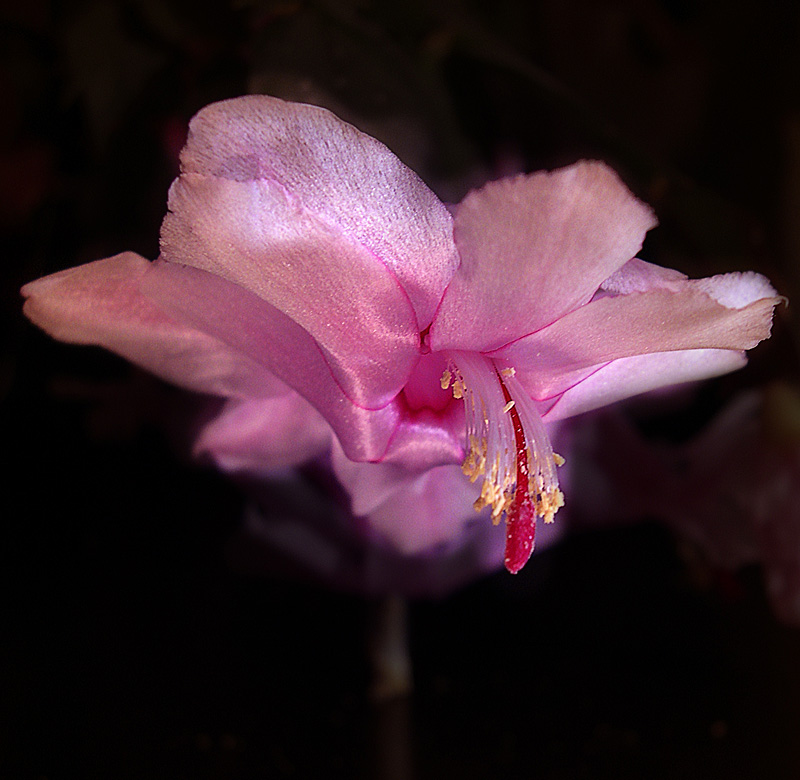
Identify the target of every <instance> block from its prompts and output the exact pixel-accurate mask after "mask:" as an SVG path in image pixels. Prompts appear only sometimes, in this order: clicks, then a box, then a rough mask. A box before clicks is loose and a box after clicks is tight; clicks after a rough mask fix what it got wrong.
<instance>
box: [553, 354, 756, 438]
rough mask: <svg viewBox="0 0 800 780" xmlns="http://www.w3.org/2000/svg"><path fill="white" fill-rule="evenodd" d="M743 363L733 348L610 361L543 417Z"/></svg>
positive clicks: (573, 411)
mask: <svg viewBox="0 0 800 780" xmlns="http://www.w3.org/2000/svg"><path fill="white" fill-rule="evenodd" d="M746 363H747V357H746V356H745V353H744V352H739V351H736V350H732V349H687V350H680V351H677V352H654V353H652V354H649V355H636V356H635V357H628V358H622V359H620V360H612V361H611V362H610V363H608V364H606V365H604V366H601V367H600V368H597V369H596V370H594V371H592V372H589V376H588V377H587V378H583V379H582V381H579V382H577V383H576V384H575V385H573V386H572V387H570V388H569V389H568V390H566V392H564V393H563V394H562V395H561V396H559V397H558V398H557V400H556V401H555V403H554V404H553V405H552V406H550V408H549V409H548V410H547V413H546V414H543V415H542V418H543V419H544V421H545V422H547V423H550V422H553V421H554V420H563V419H565V418H567V417H574V416H575V415H576V414H582V413H583V412H588V411H591V410H592V409H599V408H600V407H601V406H607V405H608V404H613V403H615V402H616V401H621V400H623V399H624V398H630V397H631V396H634V395H639V394H640V393H645V392H647V391H648V390H656V389H658V388H660V387H667V386H668V385H676V384H680V383H682V382H694V381H696V380H699V379H710V378H711V377H714V376H720V375H722V374H727V373H729V372H731V371H735V370H737V369H739V368H742V367H743V366H744V365H745V364H746Z"/></svg>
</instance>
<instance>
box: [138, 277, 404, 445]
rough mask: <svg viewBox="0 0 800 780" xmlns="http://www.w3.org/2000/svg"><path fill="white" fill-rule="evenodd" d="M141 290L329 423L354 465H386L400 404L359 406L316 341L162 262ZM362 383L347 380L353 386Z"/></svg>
mask: <svg viewBox="0 0 800 780" xmlns="http://www.w3.org/2000/svg"><path fill="white" fill-rule="evenodd" d="M142 290H143V291H144V293H145V294H146V295H147V296H151V297H152V298H153V300H154V301H155V302H156V303H157V304H158V305H159V306H161V307H163V308H164V309H165V310H166V311H168V312H170V313H174V314H175V316H178V317H180V318H181V319H183V320H185V321H188V322H191V323H192V325H194V327H196V328H197V329H198V330H201V331H203V332H204V333H207V334H209V335H210V336H213V337H214V338H216V339H219V340H220V341H222V342H223V343H225V344H227V345H228V346H229V347H231V348H232V349H233V350H235V351H236V352H237V353H240V354H243V355H246V356H247V357H248V358H249V359H250V360H252V361H254V362H255V363H257V364H259V365H262V366H263V367H264V368H265V369H267V370H268V371H270V372H273V373H274V374H275V375H276V376H277V377H278V378H279V379H281V380H282V381H283V382H285V383H286V384H287V385H289V386H290V387H292V388H293V389H294V390H296V391H297V392H298V393H300V395H302V396H303V397H304V398H305V399H306V400H307V401H309V402H310V403H311V404H312V406H314V407H315V408H316V409H317V411H319V412H320V414H322V416H323V417H324V418H325V419H326V420H327V421H328V422H329V423H330V425H331V427H332V428H333V429H334V431H335V433H336V435H337V436H338V437H339V440H340V441H341V443H342V447H343V448H344V450H345V452H347V454H348V456H349V457H350V458H353V459H354V460H380V459H381V458H382V457H383V455H384V453H385V451H386V448H387V446H388V444H389V441H390V440H391V438H392V435H393V433H394V432H395V429H396V428H397V425H398V422H399V419H400V412H399V410H398V408H397V404H396V403H388V404H387V405H386V406H384V407H382V408H380V409H375V410H369V409H364V408H362V407H359V406H357V405H356V404H354V403H353V402H352V401H351V400H350V399H349V398H348V396H347V395H346V394H345V393H344V392H343V390H342V387H341V386H340V384H339V383H338V382H337V381H336V378H335V377H334V374H333V370H334V369H336V370H337V374H338V375H342V374H343V373H344V372H345V371H346V370H347V368H346V367H342V366H341V365H338V366H332V365H331V364H330V363H329V362H328V360H326V356H325V355H323V353H322V351H321V350H320V348H319V346H318V345H317V343H316V341H314V339H313V338H311V336H309V334H308V333H307V332H306V331H305V330H303V329H302V328H301V327H300V326H299V325H298V324H297V323H296V322H294V321H293V320H291V319H289V317H287V316H286V315H285V314H283V313H282V312H280V311H278V310H277V309H276V308H274V307H273V306H270V305H269V304H268V303H266V302H264V301H263V300H261V299H260V298H258V297H257V296H256V295H253V294H252V293H250V292H248V291H247V290H245V289H243V288H242V287H239V286H238V285H235V284H232V283H231V282H227V281H225V280H224V279H221V278H220V277H218V276H215V275H214V274H210V273H207V272H205V271H200V270H198V269H196V268H189V267H183V266H178V265H175V264H173V263H167V262H163V261H161V262H157V263H154V264H153V265H152V267H151V269H150V271H149V273H148V274H147V275H146V276H145V278H144V279H143V280H142ZM358 380H359V377H358V375H353V376H351V377H349V381H350V383H351V384H353V383H356V382H358ZM369 390H370V388H364V393H366V392H367V391H369Z"/></svg>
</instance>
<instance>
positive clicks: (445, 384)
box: [439, 368, 453, 390]
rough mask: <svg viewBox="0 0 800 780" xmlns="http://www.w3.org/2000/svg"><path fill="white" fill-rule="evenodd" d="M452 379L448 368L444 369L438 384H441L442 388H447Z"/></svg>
mask: <svg viewBox="0 0 800 780" xmlns="http://www.w3.org/2000/svg"><path fill="white" fill-rule="evenodd" d="M452 381H453V375H452V374H451V373H450V370H449V369H447V368H446V369H445V370H444V373H443V374H442V378H441V380H440V381H439V384H441V386H442V390H447V388H448V387H450V382H452Z"/></svg>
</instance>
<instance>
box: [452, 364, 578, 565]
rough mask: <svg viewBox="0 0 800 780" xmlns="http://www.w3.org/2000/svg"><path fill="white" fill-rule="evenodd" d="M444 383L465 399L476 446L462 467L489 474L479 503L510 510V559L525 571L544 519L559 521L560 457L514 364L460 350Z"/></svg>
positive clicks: (495, 517)
mask: <svg viewBox="0 0 800 780" xmlns="http://www.w3.org/2000/svg"><path fill="white" fill-rule="evenodd" d="M450 358H451V359H450V367H449V368H448V369H447V370H446V371H445V373H444V374H443V376H442V388H443V389H447V388H448V387H450V386H451V383H452V388H453V396H454V397H455V398H463V400H464V405H465V406H464V411H465V416H466V427H467V445H468V451H467V455H466V457H465V458H464V462H463V464H462V466H461V469H462V471H463V472H464V474H466V475H467V476H468V477H469V479H470V481H472V482H476V481H477V480H478V479H479V478H481V477H482V478H483V482H482V484H481V491H480V495H479V496H478V498H477V499H476V501H475V509H476V510H481V509H483V508H484V507H486V506H491V507H492V511H491V517H492V521H493V522H494V523H495V524H497V523H499V522H500V518H501V517H502V515H503V514H505V516H506V552H505V565H506V568H507V569H508V570H509V571H510V572H512V573H516V572H518V571H519V570H520V569H521V568H522V567H523V566H524V565H525V563H526V562H527V561H528V559H529V558H530V556H531V553H532V552H533V546H534V535H535V530H536V519H537V518H541V519H542V520H543V521H544V522H545V523H552V522H553V519H554V516H555V514H556V512H557V511H558V509H559V508H560V507H561V506H563V504H564V495H563V493H562V492H561V490H559V488H558V478H557V476H556V471H555V469H556V466H560V465H562V464H563V463H564V459H563V458H562V457H561V456H560V455H556V454H555V453H554V452H553V450H552V447H551V445H550V440H549V437H548V435H547V432H546V430H545V427H544V424H543V423H542V420H541V418H540V417H539V413H538V411H537V410H536V407H535V405H534V404H533V401H531V399H530V397H529V396H528V394H527V392H526V391H525V389H524V388H523V387H522V385H521V384H520V383H519V380H518V379H517V378H516V375H515V374H516V372H515V371H514V369H513V367H508V368H502V369H498V368H497V367H496V366H495V364H494V363H493V362H492V361H491V360H489V359H488V358H486V357H484V356H482V355H475V354H470V353H463V352H458V353H453V354H452V355H451V356H450Z"/></svg>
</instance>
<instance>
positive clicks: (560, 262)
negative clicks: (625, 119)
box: [431, 162, 656, 351]
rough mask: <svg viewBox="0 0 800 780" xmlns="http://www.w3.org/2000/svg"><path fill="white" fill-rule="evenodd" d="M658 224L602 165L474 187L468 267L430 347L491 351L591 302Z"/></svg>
mask: <svg viewBox="0 0 800 780" xmlns="http://www.w3.org/2000/svg"><path fill="white" fill-rule="evenodd" d="M655 225H656V219H655V217H654V215H653V212H652V211H651V210H650V208H649V207H648V206H646V205H645V204H644V203H642V202H641V201H639V200H637V199H636V198H635V197H634V196H633V195H632V194H631V193H630V192H629V191H628V189H627V188H626V187H625V185H624V184H623V183H622V182H621V181H620V179H619V178H618V177H617V175H616V174H615V173H614V172H613V171H612V170H611V169H610V168H609V167H608V166H606V165H605V164H603V163H600V162H581V163H578V164H576V165H572V166H570V167H568V168H561V169H560V170H557V171H553V172H550V173H547V172H542V173H535V174H532V175H530V176H518V177H517V178H515V179H504V180H502V181H497V182H493V183H491V184H488V185H486V186H485V187H484V188H483V189H481V190H477V191H475V192H472V193H470V194H469V195H468V196H467V197H466V198H465V199H464V200H463V201H462V202H461V204H460V205H459V207H458V211H457V212H456V217H455V224H454V231H455V240H456V245H457V246H458V250H459V253H460V255H461V260H462V263H461V266H460V267H459V269H458V271H457V272H456V274H455V276H454V277H453V281H452V282H451V283H450V286H449V287H448V289H447V292H446V293H445V296H444V299H443V301H442V305H441V307H440V310H439V312H438V313H437V315H436V319H435V321H434V324H433V326H432V328H431V346H432V348H433V349H435V350H439V349H462V350H479V351H486V350H489V349H496V348H497V347H500V346H502V345H503V344H506V343H508V342H509V341H512V340H513V339H517V338H519V337H520V336H523V335H524V334H526V333H530V332H532V331H534V330H538V329H540V328H543V327H545V326H547V325H549V324H550V323H552V322H553V321H555V320H556V319H558V318H559V317H561V316H563V315H564V314H566V313H567V312H569V311H572V310H573V309H575V308H576V307H578V306H581V305H582V304H584V303H586V302H588V301H589V300H590V299H591V297H592V295H594V293H595V292H596V290H597V289H598V287H599V286H600V284H601V283H602V282H603V281H604V280H605V279H607V278H608V277H609V276H611V275H612V274H613V273H614V272H615V271H616V270H617V269H618V268H620V267H621V266H622V265H623V264H624V263H626V262H628V261H629V260H630V259H631V258H632V257H633V256H634V255H635V254H636V253H637V252H638V251H639V249H640V247H641V245H642V241H643V240H644V235H645V233H646V232H647V231H648V230H649V229H650V228H652V227H654V226H655Z"/></svg>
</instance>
